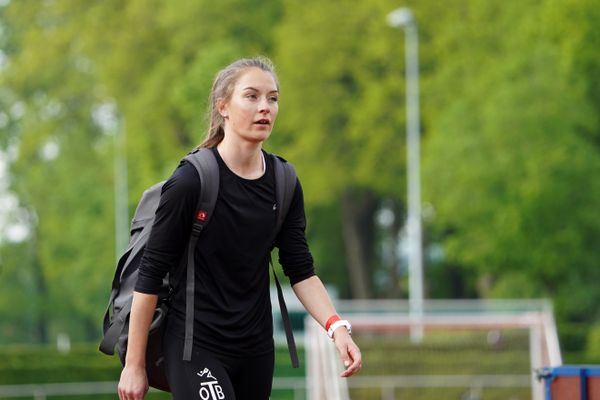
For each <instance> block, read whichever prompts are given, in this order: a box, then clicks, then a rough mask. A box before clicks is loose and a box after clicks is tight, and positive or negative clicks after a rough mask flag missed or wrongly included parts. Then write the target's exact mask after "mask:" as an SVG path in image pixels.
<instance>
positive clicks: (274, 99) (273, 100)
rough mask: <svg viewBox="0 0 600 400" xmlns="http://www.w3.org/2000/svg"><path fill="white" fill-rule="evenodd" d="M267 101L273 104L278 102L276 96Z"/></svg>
mask: <svg viewBox="0 0 600 400" xmlns="http://www.w3.org/2000/svg"><path fill="white" fill-rule="evenodd" d="M269 100H270V101H272V102H273V103H277V102H278V101H279V98H278V97H277V96H272V97H269Z"/></svg>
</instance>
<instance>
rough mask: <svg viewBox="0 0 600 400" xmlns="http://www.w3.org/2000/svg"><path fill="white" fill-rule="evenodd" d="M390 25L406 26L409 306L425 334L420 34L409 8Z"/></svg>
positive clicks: (391, 17) (416, 336) (417, 336)
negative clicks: (423, 325) (422, 324)
mask: <svg viewBox="0 0 600 400" xmlns="http://www.w3.org/2000/svg"><path fill="white" fill-rule="evenodd" d="M387 22H388V25H390V26H392V27H394V28H399V27H401V28H404V32H405V50H404V51H405V58H406V153H407V155H406V170H407V175H408V177H407V192H408V195H407V197H408V212H407V214H408V217H407V221H406V228H407V229H406V231H407V239H408V270H409V307H410V315H411V317H413V318H414V322H417V323H416V324H415V325H416V326H415V327H414V328H411V337H412V338H413V340H416V341H419V340H421V339H422V337H423V329H422V326H421V325H420V324H419V323H418V321H420V319H421V317H422V315H423V297H424V296H423V245H422V228H421V183H420V175H421V173H420V151H421V150H420V143H419V142H420V132H419V130H420V127H419V37H418V33H417V24H416V21H415V19H414V16H413V14H412V12H411V11H410V9H408V8H398V9H396V10H394V11H392V12H391V13H390V14H388V17H387Z"/></svg>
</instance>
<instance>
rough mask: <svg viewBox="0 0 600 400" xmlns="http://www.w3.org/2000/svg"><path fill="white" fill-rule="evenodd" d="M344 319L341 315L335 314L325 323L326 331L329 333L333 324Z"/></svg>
mask: <svg viewBox="0 0 600 400" xmlns="http://www.w3.org/2000/svg"><path fill="white" fill-rule="evenodd" d="M341 319H342V318H340V316H339V315H337V314H335V315H332V316H331V317H329V319H328V320H327V322H325V330H326V331H329V328H330V327H331V324H333V323H334V322H336V321H340V320H341Z"/></svg>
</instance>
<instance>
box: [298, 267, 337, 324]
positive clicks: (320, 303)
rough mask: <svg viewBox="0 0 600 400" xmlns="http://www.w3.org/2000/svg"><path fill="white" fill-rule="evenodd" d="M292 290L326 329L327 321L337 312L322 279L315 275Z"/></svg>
mask: <svg viewBox="0 0 600 400" xmlns="http://www.w3.org/2000/svg"><path fill="white" fill-rule="evenodd" d="M292 288H293V289H294V293H296V296H297V297H298V300H300V302H301V303H302V305H303V306H304V308H305V309H306V311H308V313H309V314H310V315H311V316H312V317H313V318H314V319H315V321H317V322H318V323H319V324H320V325H321V326H322V327H325V323H326V322H327V319H329V317H331V316H332V315H334V314H335V313H336V311H335V308H334V306H333V303H332V302H331V299H330V297H329V294H328V293H327V290H326V289H325V286H324V285H323V282H321V279H319V277H318V276H316V275H314V276H311V277H310V278H308V279H305V280H303V281H300V282H298V283H296V284H295V285H294V286H293V287H292Z"/></svg>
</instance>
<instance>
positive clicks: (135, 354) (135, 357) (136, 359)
mask: <svg viewBox="0 0 600 400" xmlns="http://www.w3.org/2000/svg"><path fill="white" fill-rule="evenodd" d="M157 301H158V296H157V295H155V294H145V293H140V292H135V291H134V292H133V303H132V304H131V314H130V315H129V337H128V339H127V355H126V357H125V364H126V365H129V366H139V367H145V366H146V345H147V343H148V330H149V329H150V324H151V323H152V317H153V316H154V310H155V308H156V303H157Z"/></svg>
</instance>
